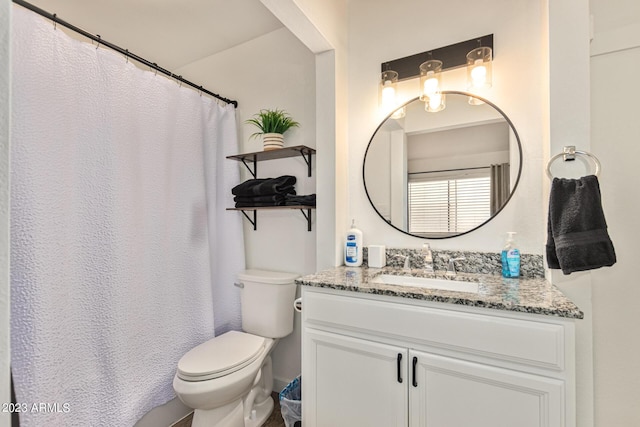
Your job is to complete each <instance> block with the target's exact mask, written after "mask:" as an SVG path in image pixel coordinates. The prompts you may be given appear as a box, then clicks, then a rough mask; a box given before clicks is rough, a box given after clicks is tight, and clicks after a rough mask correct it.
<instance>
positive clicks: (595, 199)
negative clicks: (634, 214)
mask: <svg viewBox="0 0 640 427" xmlns="http://www.w3.org/2000/svg"><path fill="white" fill-rule="evenodd" d="M546 252H547V264H548V265H549V268H556V269H558V268H560V269H562V272H563V273H564V274H571V273H573V272H574V271H584V270H593V269H596V268H600V267H605V266H606V267H609V266H612V265H613V264H615V262H616V254H615V251H614V249H613V243H612V242H611V239H610V238H609V233H608V232H607V223H606V221H605V219H604V212H603V210H602V202H601V197H600V185H599V184H598V178H597V177H596V176H595V175H589V176H585V177H582V178H580V179H565V178H554V179H553V182H552V184H551V194H550V196H549V222H548V226H547V246H546Z"/></svg>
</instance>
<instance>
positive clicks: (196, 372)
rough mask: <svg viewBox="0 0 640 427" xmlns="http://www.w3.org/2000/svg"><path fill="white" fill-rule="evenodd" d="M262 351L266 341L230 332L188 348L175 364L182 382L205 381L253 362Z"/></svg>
mask: <svg viewBox="0 0 640 427" xmlns="http://www.w3.org/2000/svg"><path fill="white" fill-rule="evenodd" d="M264 348H265V338H264V337H259V336H257V335H252V334H248V333H246V332H238V331H229V332H226V333H224V334H222V335H220V336H217V337H215V338H212V339H210V340H209V341H207V342H204V343H202V344H200V345H199V346H197V347H195V348H193V349H191V350H190V351H189V352H188V353H187V354H185V355H184V356H182V358H181V359H180V361H179V362H178V372H177V376H178V377H179V378H180V379H182V380H184V381H206V380H211V379H214V378H219V377H223V376H225V375H229V374H231V373H233V372H236V371H238V370H240V369H242V368H244V367H245V366H247V365H249V364H251V363H252V362H253V361H255V360H256V359H257V358H258V357H260V355H261V354H262V352H263V351H264Z"/></svg>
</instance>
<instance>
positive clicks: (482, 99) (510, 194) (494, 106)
mask: <svg viewBox="0 0 640 427" xmlns="http://www.w3.org/2000/svg"><path fill="white" fill-rule="evenodd" d="M442 93H443V94H444V95H450V94H451V95H463V96H471V97H473V98H476V99H479V100H481V101H482V102H484V103H486V104H488V105H490V106H492V107H493V108H495V109H496V111H498V112H499V113H500V114H501V115H502V117H504V119H505V120H506V121H507V123H508V124H509V127H510V128H511V130H512V131H513V134H514V135H515V137H516V141H517V142H518V154H519V165H518V176H517V177H516V182H515V184H514V186H513V189H512V190H511V192H510V193H509V197H508V198H507V200H506V201H505V202H504V204H503V205H502V206H501V207H500V209H498V211H497V212H496V213H494V214H493V215H491V216H490V217H489V218H487V220H486V221H484V222H482V223H481V224H478V225H477V226H476V227H474V228H472V229H470V230H467V231H464V232H462V233H458V234H455V235H451V236H437V237H436V236H434V237H425V236H418V235H416V234H411V233H409V232H408V231H404V230H401V229H400V228H398V227H396V226H395V225H393V224H391V223H390V222H389V221H387V220H386V219H385V218H384V216H382V214H381V213H380V212H379V211H378V209H376V207H375V205H374V204H373V201H372V200H371V196H370V195H369V190H368V189H367V181H366V180H365V164H366V162H367V154H368V153H369V148H370V147H371V143H372V142H373V138H374V137H375V136H376V133H378V130H380V128H381V127H382V125H383V124H384V123H385V122H386V121H387V120H389V119H390V118H391V116H392V115H393V113H394V112H395V111H397V110H399V109H400V108H403V107H406V106H407V105H409V104H410V103H412V102H414V101H416V100H418V99H419V97H416V98H413V99H411V100H409V101H407V102H406V103H404V104H403V105H401V106H400V107H398V108H397V109H396V110H395V111H393V112H391V113H390V114H389V115H388V116H387V117H385V118H384V120H382V122H380V124H379V125H378V127H377V128H376V130H375V131H374V132H373V135H371V139H369V144H367V149H366V150H365V152H364V158H363V159H362V183H363V185H364V191H365V193H366V194H367V199H369V204H370V205H371V207H372V208H373V210H374V211H376V213H377V214H378V216H379V217H380V218H381V219H382V220H383V222H384V223H385V224H388V225H389V226H391V227H393V228H395V229H396V230H398V231H399V232H401V233H404V234H406V235H408V236H412V237H418V238H420V239H429V240H430V239H438V240H439V239H451V238H454V237H459V236H463V235H465V234H469V233H471V232H472V231H475V230H477V229H479V228H480V227H482V226H483V225H485V224H487V223H488V222H489V221H491V220H492V219H494V218H495V217H496V216H498V214H499V213H500V212H502V210H503V209H504V207H505V206H507V204H508V203H509V202H510V201H511V198H512V197H513V194H514V193H515V192H516V189H517V188H518V184H519V183H520V176H521V175H522V143H521V142H520V135H518V131H517V130H516V127H515V126H514V125H513V122H512V121H511V119H509V117H508V116H507V115H506V114H505V113H504V111H502V110H501V109H500V108H498V106H497V105H495V104H494V103H493V102H491V101H489V100H487V99H485V98H483V97H481V96H478V95H475V94H472V93H469V92H462V91H456V90H443V91H442Z"/></svg>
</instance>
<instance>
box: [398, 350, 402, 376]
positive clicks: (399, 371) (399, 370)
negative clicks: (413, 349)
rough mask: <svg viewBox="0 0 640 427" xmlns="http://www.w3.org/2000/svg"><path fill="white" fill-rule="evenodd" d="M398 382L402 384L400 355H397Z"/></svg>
mask: <svg viewBox="0 0 640 427" xmlns="http://www.w3.org/2000/svg"><path fill="white" fill-rule="evenodd" d="M398 382H399V383H401V382H402V353H398Z"/></svg>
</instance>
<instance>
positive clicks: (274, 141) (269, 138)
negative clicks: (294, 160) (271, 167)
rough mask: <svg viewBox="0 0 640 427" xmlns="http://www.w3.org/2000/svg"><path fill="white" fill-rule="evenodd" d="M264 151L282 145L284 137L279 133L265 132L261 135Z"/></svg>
mask: <svg viewBox="0 0 640 427" xmlns="http://www.w3.org/2000/svg"><path fill="white" fill-rule="evenodd" d="M262 144H263V145H264V151H269V150H278V149H280V148H282V147H284V138H283V136H282V134H281V133H265V134H264V135H262Z"/></svg>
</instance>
